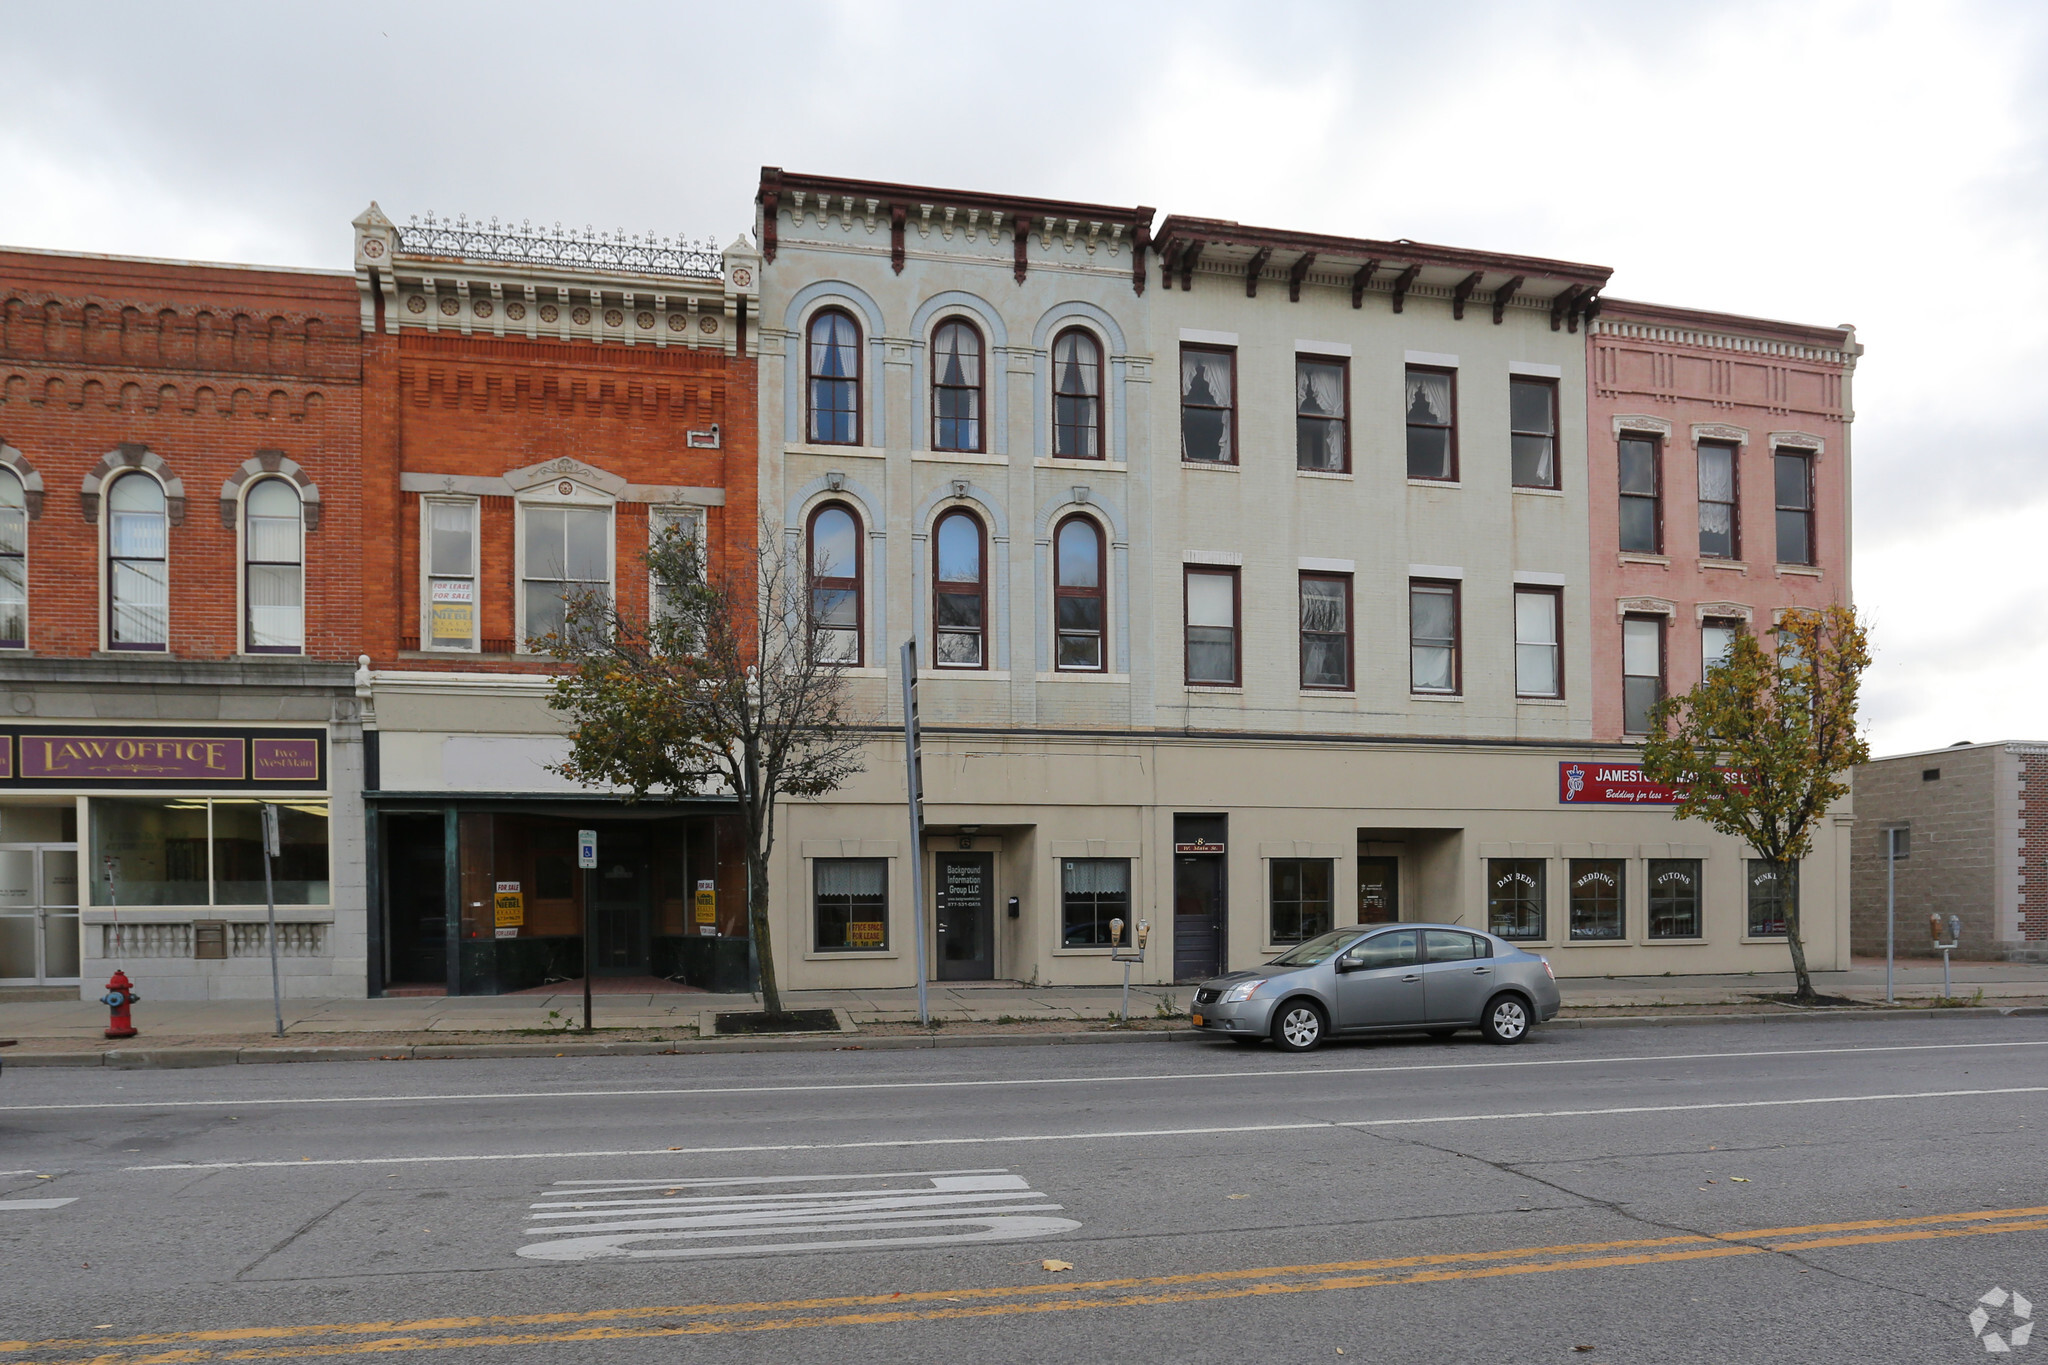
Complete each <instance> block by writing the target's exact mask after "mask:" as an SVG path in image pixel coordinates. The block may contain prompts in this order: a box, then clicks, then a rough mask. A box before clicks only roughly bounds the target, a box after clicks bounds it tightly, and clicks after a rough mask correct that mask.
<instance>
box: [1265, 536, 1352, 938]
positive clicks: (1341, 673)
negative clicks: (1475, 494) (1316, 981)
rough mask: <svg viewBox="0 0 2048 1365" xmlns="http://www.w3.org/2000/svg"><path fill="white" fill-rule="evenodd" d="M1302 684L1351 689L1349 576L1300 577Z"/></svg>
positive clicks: (1308, 574) (1312, 575)
mask: <svg viewBox="0 0 2048 1365" xmlns="http://www.w3.org/2000/svg"><path fill="white" fill-rule="evenodd" d="M1301 685H1302V686H1303V687H1304V688H1322V689H1327V690H1331V691H1346V690H1349V688H1350V687H1351V575H1349V574H1340V573H1305V574H1303V575H1302V576H1301ZM1278 941H1279V940H1277V939H1276V940H1275V942H1278Z"/></svg>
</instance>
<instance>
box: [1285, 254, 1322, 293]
mask: <svg viewBox="0 0 2048 1365" xmlns="http://www.w3.org/2000/svg"><path fill="white" fill-rule="evenodd" d="M1315 263H1316V253H1315V252H1313V251H1304V252H1302V253H1301V255H1300V256H1299V257H1297V258H1296V260H1295V262H1294V264H1293V265H1291V266H1289V267H1287V301H1288V302H1289V303H1300V302H1301V282H1302V281H1303V280H1305V279H1307V278H1308V268H1309V267H1310V266H1312V265H1314V264H1315Z"/></svg>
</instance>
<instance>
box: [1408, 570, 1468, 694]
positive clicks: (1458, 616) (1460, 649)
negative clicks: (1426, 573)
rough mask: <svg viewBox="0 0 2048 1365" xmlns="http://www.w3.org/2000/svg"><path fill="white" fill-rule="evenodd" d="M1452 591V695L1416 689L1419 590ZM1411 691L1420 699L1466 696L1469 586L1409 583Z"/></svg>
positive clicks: (1422, 580)
mask: <svg viewBox="0 0 2048 1365" xmlns="http://www.w3.org/2000/svg"><path fill="white" fill-rule="evenodd" d="M1417 588H1449V589H1450V590H1451V688H1450V690H1449V691H1448V692H1445V691H1439V690H1437V689H1435V688H1418V687H1417V686H1416V685H1415V590H1416V589H1417ZM1408 691H1409V692H1410V693H1412V694H1413V695H1415V696H1418V697H1462V696H1464V695H1465V585H1464V584H1463V583H1462V582H1460V581H1459V580H1457V579H1455V578H1411V579H1409V580H1408Z"/></svg>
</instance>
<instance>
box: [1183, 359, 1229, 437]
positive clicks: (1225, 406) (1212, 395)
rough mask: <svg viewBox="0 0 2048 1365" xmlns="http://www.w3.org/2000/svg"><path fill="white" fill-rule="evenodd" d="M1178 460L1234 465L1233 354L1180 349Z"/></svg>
mask: <svg viewBox="0 0 2048 1365" xmlns="http://www.w3.org/2000/svg"><path fill="white" fill-rule="evenodd" d="M1180 457H1181V459H1183V460H1188V461H1191V462H1193V463H1196V464H1236V463H1237V352H1236V351H1234V350H1225V349H1221V348H1217V347H1212V346H1183V347H1181V348H1180Z"/></svg>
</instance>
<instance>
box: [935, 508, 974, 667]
mask: <svg viewBox="0 0 2048 1365" xmlns="http://www.w3.org/2000/svg"><path fill="white" fill-rule="evenodd" d="M932 558H933V560H934V562H935V565H936V568H937V572H936V573H935V574H933V576H932V586H933V592H932V633H933V635H934V637H935V638H934V643H933V647H932V658H933V661H934V662H935V663H936V664H937V665H938V666H939V667H940V668H986V667H988V650H987V647H986V644H985V639H984V637H985V636H986V635H987V633H988V632H987V629H986V623H987V620H988V584H987V576H986V574H985V572H984V568H983V566H984V562H985V557H984V556H983V554H982V536H981V521H980V520H979V519H978V518H977V517H976V516H975V515H974V514H973V513H972V512H962V511H958V510H955V511H951V512H948V513H946V515H944V516H942V517H940V518H939V525H938V532H937V534H935V535H934V536H933V537H932Z"/></svg>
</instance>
